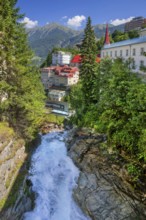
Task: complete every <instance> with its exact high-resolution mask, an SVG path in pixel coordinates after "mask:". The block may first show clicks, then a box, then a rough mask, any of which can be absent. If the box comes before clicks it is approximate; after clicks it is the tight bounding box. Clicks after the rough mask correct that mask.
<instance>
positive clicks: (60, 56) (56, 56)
mask: <svg viewBox="0 0 146 220" xmlns="http://www.w3.org/2000/svg"><path fill="white" fill-rule="evenodd" d="M71 57H72V55H71V53H68V52H63V51H58V52H56V53H53V54H52V65H61V66H62V65H68V64H70V61H71Z"/></svg>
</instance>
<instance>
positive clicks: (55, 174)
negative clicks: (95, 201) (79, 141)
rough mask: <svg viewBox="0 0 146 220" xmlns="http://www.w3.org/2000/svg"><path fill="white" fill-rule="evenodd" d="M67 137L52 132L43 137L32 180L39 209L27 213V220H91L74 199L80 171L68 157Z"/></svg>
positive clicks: (33, 164) (35, 159)
mask: <svg viewBox="0 0 146 220" xmlns="http://www.w3.org/2000/svg"><path fill="white" fill-rule="evenodd" d="M66 135H67V133H65V132H64V133H62V132H52V133H49V134H47V135H44V136H42V142H41V145H40V146H39V147H38V148H37V149H36V151H35V153H34V154H33V156H32V165H31V168H30V171H29V172H30V175H29V179H30V180H31V182H32V190H33V192H34V193H35V195H36V196H35V197H36V198H35V207H34V210H33V211H31V212H27V213H25V215H24V220H89V219H88V218H87V217H86V216H84V214H83V213H82V211H81V210H80V208H79V207H78V206H77V205H76V204H75V202H74V200H73V198H72V191H73V188H75V187H76V184H77V179H78V176H79V170H78V168H77V167H75V165H74V164H73V162H72V160H71V159H70V158H69V157H68V156H67V150H66V146H65V143H64V138H65V137H66Z"/></svg>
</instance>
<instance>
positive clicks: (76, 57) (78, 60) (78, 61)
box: [71, 54, 81, 63]
mask: <svg viewBox="0 0 146 220" xmlns="http://www.w3.org/2000/svg"><path fill="white" fill-rule="evenodd" d="M71 63H81V56H80V55H79V54H78V55H75V56H74V57H73V58H72V60H71Z"/></svg>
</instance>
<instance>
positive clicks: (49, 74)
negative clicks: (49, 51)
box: [41, 66, 79, 90]
mask: <svg viewBox="0 0 146 220" xmlns="http://www.w3.org/2000/svg"><path fill="white" fill-rule="evenodd" d="M41 80H42V83H43V85H44V88H45V89H46V90H48V89H49V88H51V87H52V86H58V87H60V86H61V87H62V86H63V87H69V86H71V85H74V84H76V83H77V82H78V80H79V69H78V68H77V67H69V66H63V67H60V66H52V67H46V68H43V69H41Z"/></svg>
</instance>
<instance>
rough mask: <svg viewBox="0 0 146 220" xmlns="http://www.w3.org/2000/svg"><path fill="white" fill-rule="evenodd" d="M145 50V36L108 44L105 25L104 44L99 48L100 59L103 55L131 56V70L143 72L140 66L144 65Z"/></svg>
mask: <svg viewBox="0 0 146 220" xmlns="http://www.w3.org/2000/svg"><path fill="white" fill-rule="evenodd" d="M145 52H146V36H143V37H139V38H134V39H129V40H124V41H120V42H116V43H112V44H110V41H109V35H108V26H107V30H106V35H105V44H104V46H103V48H102V50H101V59H103V58H104V57H111V58H112V59H115V58H117V57H121V58H123V59H125V60H126V59H128V58H132V60H133V65H132V68H133V70H134V71H138V72H143V71H142V67H145V66H146V56H145Z"/></svg>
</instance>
